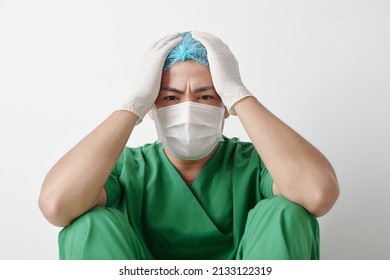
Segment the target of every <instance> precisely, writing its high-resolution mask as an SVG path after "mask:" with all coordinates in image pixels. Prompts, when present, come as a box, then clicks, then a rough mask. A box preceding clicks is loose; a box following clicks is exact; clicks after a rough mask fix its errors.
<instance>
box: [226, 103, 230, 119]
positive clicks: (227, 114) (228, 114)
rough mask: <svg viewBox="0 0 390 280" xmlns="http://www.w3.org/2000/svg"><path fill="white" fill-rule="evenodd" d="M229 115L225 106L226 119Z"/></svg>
mask: <svg viewBox="0 0 390 280" xmlns="http://www.w3.org/2000/svg"><path fill="white" fill-rule="evenodd" d="M229 116H230V114H229V111H228V109H227V108H226V106H225V119H227V118H228V117H229Z"/></svg>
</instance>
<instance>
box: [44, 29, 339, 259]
mask: <svg viewBox="0 0 390 280" xmlns="http://www.w3.org/2000/svg"><path fill="white" fill-rule="evenodd" d="M148 112H149V114H150V116H151V117H152V118H153V119H154V122H155V124H156V129H157V132H158V137H159V142H157V143H153V144H146V145H145V146H143V147H139V148H128V147H125V145H126V143H127V140H128V139H129V136H130V134H131V133H132V131H133V128H134V127H135V125H136V124H138V123H139V122H140V121H141V120H142V119H143V117H144V116H145V115H146V114H147V113H148ZM229 114H230V115H237V116H238V117H239V118H240V121H241V122H242V124H243V126H244V127H245V129H246V131H247V133H248V135H249V137H250V139H251V141H252V143H253V144H252V143H244V142H241V141H239V140H238V139H228V138H226V137H224V136H223V135H222V129H223V123H224V119H225V118H226V117H228V116H229ZM338 193H339V189H338V183H337V179H336V175H335V173H334V171H333V168H332V166H331V165H330V163H329V162H328V161H327V160H326V158H325V157H324V156H323V155H322V154H321V153H320V152H319V151H318V150H317V149H315V148H314V147H313V146H312V145H311V144H310V143H308V142H307V141H306V140H305V139H303V138H302V137H301V136H300V135H298V134H297V133H296V132H295V131H293V130H292V129H291V128H289V127H288V126H287V125H286V124H284V123H283V122H282V121H280V120H279V119H278V118H277V117H275V116H274V115H273V114H271V113H270V112H269V111H268V110H267V109H266V108H265V107H264V106H263V105H262V104H261V103H260V102H259V101H258V100H257V99H256V98H255V97H254V96H253V95H252V94H251V93H250V92H249V91H248V90H247V89H246V87H245V86H244V85H243V83H242V81H241V78H240V73H239V69H238V63H237V61H236V59H235V58H234V56H233V54H232V53H231V52H230V50H229V48H228V46H227V45H226V44H224V43H223V42H222V41H221V40H220V39H219V38H217V37H215V36H213V35H211V34H207V33H202V32H191V33H189V32H186V33H182V34H173V35H169V36H167V37H164V38H163V39H161V40H159V41H157V42H156V43H155V44H154V45H153V46H152V48H151V49H150V50H149V52H148V53H147V55H146V56H145V58H144V60H143V61H142V64H141V66H140V69H139V70H138V75H137V80H136V82H135V85H134V87H133V90H132V91H131V95H130V97H129V99H128V101H127V102H126V104H125V105H124V106H123V107H121V108H120V110H117V111H115V112H114V113H113V114H112V115H111V116H110V117H109V118H107V119H106V120H105V121H104V122H103V123H102V124H101V125H100V126H98V127H97V128H96V129H95V130H94V131H92V132H91V133H90V134H89V135H88V136H86V137H85V138H84V139H83V140H82V141H81V142H80V143H79V144H78V145H76V146H75V147H74V148H73V149H72V150H71V151H69V152H68V153H67V154H66V155H65V156H64V157H63V158H62V159H60V161H59V162H58V163H57V164H56V165H55V166H54V167H53V168H52V170H50V172H49V174H48V175H47V177H46V179H45V181H44V183H43V186H42V192H41V195H40V199H39V204H40V207H41V210H42V212H43V214H44V215H45V216H46V218H47V219H48V220H49V221H50V222H51V223H53V224H55V225H57V226H62V227H65V228H64V229H63V230H62V231H61V233H60V236H59V244H60V258H61V259H318V258H319V229H318V223H317V220H316V219H315V216H322V215H324V214H325V213H327V212H328V211H329V210H330V208H331V207H332V206H333V204H334V202H335V201H336V199H337V197H338Z"/></svg>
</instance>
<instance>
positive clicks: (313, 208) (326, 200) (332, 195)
mask: <svg viewBox="0 0 390 280" xmlns="http://www.w3.org/2000/svg"><path fill="white" fill-rule="evenodd" d="M339 195H340V188H339V185H338V182H337V179H336V178H335V176H330V177H328V178H326V179H324V180H323V181H322V182H320V183H319V182H317V184H316V188H315V191H314V192H313V194H312V197H311V199H310V202H309V203H308V206H307V208H306V210H307V211H309V212H310V213H311V214H313V215H314V216H316V217H321V216H324V215H325V214H326V213H328V212H329V211H330V210H331V209H332V207H333V205H334V204H335V203H336V201H337V199H338V197H339Z"/></svg>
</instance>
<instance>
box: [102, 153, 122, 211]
mask: <svg viewBox="0 0 390 280" xmlns="http://www.w3.org/2000/svg"><path fill="white" fill-rule="evenodd" d="M122 162H123V153H122V154H121V155H120V156H119V158H118V161H117V163H116V164H115V166H114V168H113V170H112V171H111V174H110V176H109V177H108V179H107V181H106V183H105V185H104V188H105V190H106V193H107V202H106V207H115V208H116V207H118V206H119V203H120V201H121V197H122V191H121V186H120V183H119V176H120V172H118V170H122V168H121V166H122Z"/></svg>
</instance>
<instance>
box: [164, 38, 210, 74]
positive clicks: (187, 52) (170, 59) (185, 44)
mask: <svg viewBox="0 0 390 280" xmlns="http://www.w3.org/2000/svg"><path fill="white" fill-rule="evenodd" d="M180 36H181V37H183V41H181V42H180V44H178V45H177V46H176V47H175V48H174V49H173V50H171V52H170V53H169V54H168V56H167V58H166V60H165V63H164V67H163V72H165V71H167V70H168V69H169V68H171V67H172V66H173V64H175V63H176V62H178V61H185V60H187V59H192V60H195V61H196V62H198V63H200V64H203V65H205V66H207V67H209V61H208V59H207V52H206V49H205V47H204V46H203V45H202V44H201V43H200V42H199V41H196V40H195V39H193V38H192V35H191V32H183V33H181V34H180Z"/></svg>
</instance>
